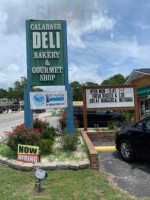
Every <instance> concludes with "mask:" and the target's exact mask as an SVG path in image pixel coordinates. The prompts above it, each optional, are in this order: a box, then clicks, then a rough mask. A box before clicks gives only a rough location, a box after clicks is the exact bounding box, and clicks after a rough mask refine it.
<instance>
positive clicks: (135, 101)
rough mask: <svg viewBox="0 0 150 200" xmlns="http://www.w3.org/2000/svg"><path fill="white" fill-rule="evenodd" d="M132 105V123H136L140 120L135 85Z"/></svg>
mask: <svg viewBox="0 0 150 200" xmlns="http://www.w3.org/2000/svg"><path fill="white" fill-rule="evenodd" d="M134 105H135V110H134V122H135V123H136V122H138V121H139V120H140V115H139V102H138V97H137V86H136V85H134Z"/></svg>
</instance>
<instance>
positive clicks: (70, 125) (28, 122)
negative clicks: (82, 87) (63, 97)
mask: <svg viewBox="0 0 150 200" xmlns="http://www.w3.org/2000/svg"><path fill="white" fill-rule="evenodd" d="M30 21H32V20H26V52H27V53H26V54H27V87H26V88H25V89H24V119H25V127H26V128H33V112H32V110H31V107H30V95H29V93H30V92H32V63H31V54H30V44H31V37H30ZM37 21H42V20H37ZM43 21H44V20H43ZM45 21H50V20H45ZM53 21H56V20H53ZM60 21H62V32H63V33H62V34H63V58H64V61H63V67H64V85H65V89H66V91H67V108H66V113H67V118H66V128H67V133H68V134H73V133H74V118H73V95H72V90H71V88H70V86H69V81H68V51H67V23H66V20H60ZM49 86H50V85H49ZM53 86H54V85H53Z"/></svg>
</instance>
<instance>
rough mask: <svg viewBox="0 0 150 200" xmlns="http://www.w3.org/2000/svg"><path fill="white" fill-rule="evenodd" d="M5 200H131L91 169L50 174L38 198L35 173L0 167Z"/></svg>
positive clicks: (1, 196)
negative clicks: (35, 187) (35, 188)
mask: <svg viewBox="0 0 150 200" xmlns="http://www.w3.org/2000/svg"><path fill="white" fill-rule="evenodd" d="M0 177H1V181H0V199H2V200H20V199H21V200H32V199H33V200H34V199H36V200H101V199H102V200H131V199H132V198H131V197H129V196H128V195H127V194H125V193H124V192H121V191H120V190H118V189H116V188H113V187H111V186H110V184H109V182H108V180H107V176H106V175H105V174H103V173H101V172H98V171H94V170H91V169H86V170H78V171H71V170H62V171H61V170H57V171H49V172H48V178H47V179H46V180H44V181H43V182H42V186H43V191H42V192H41V193H40V194H38V195H36V196H35V195H34V192H33V190H34V185H35V181H36V179H35V176H34V172H21V171H17V170H13V169H10V168H7V167H6V166H3V165H1V164H0Z"/></svg>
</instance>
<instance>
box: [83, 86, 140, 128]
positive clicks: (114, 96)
mask: <svg viewBox="0 0 150 200" xmlns="http://www.w3.org/2000/svg"><path fill="white" fill-rule="evenodd" d="M88 110H119V111H121V110H122V111H123V110H134V120H135V122H136V121H138V120H139V112H138V101H137V91H136V86H134V85H107V86H84V87H83V114H84V130H87V111H88Z"/></svg>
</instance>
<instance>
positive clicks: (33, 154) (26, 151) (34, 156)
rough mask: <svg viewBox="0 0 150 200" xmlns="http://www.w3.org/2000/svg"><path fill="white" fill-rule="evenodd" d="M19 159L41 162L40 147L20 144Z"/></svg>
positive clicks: (28, 161)
mask: <svg viewBox="0 0 150 200" xmlns="http://www.w3.org/2000/svg"><path fill="white" fill-rule="evenodd" d="M17 160H18V161H22V162H27V163H38V162H39V147H38V146H31V145H23V144H18V155H17Z"/></svg>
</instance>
